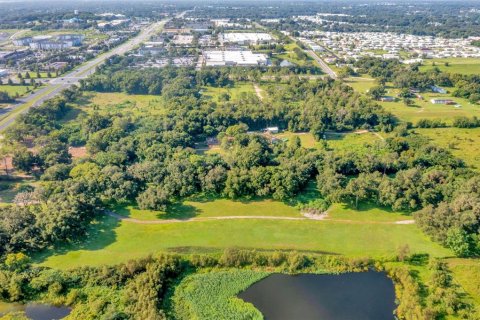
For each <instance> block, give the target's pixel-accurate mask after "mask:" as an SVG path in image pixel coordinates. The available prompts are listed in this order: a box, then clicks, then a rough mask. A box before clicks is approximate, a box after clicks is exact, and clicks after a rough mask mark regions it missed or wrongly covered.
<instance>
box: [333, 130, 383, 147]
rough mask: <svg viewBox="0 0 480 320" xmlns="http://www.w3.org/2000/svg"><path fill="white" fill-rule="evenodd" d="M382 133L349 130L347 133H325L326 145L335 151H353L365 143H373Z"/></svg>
mask: <svg viewBox="0 0 480 320" xmlns="http://www.w3.org/2000/svg"><path fill="white" fill-rule="evenodd" d="M381 135H384V134H383V133H380V134H378V135H377V134H375V133H373V132H361V133H355V132H349V133H334V132H330V133H327V134H326V135H325V136H326V138H327V146H328V148H330V149H333V150H336V151H353V150H359V149H362V148H364V147H365V145H367V144H373V143H375V142H378V141H380V140H381V138H380V136H381Z"/></svg>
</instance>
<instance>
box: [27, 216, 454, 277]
mask: <svg viewBox="0 0 480 320" xmlns="http://www.w3.org/2000/svg"><path fill="white" fill-rule="evenodd" d="M85 239H86V240H85V242H82V243H79V244H72V245H65V246H63V247H61V248H58V249H57V250H49V251H45V252H43V253H42V254H39V255H37V256H36V257H35V261H36V262H37V263H39V264H41V265H44V266H50V267H55V268H61V269H66V268H73V267H77V266H87V265H92V266H95V265H96V266H98V265H103V264H115V263H120V262H125V261H127V260H130V259H133V258H140V257H144V256H146V255H148V254H151V253H155V252H165V251H173V252H190V251H192V250H193V251H194V252H197V253H201V252H210V251H216V252H217V251H222V250H223V249H225V248H229V247H235V246H238V247H244V248H256V249H265V250H298V251H315V252H320V253H331V254H342V255H350V256H372V257H384V256H392V255H394V254H395V253H396V251H397V249H398V247H399V246H401V245H405V244H408V245H409V246H410V249H411V251H412V252H421V253H429V254H431V255H433V256H451V252H450V251H449V250H447V249H444V248H442V247H441V246H440V245H438V244H436V243H433V242H432V241H430V240H429V239H428V238H427V237H426V236H425V235H424V234H423V233H422V232H421V231H420V230H419V229H418V228H417V226H416V225H396V224H380V223H379V224H371V223H342V222H332V221H313V220H301V221H291V220H289V221H286V220H257V219H238V220H215V221H202V222H198V221H197V222H184V223H170V224H135V223H130V222H126V221H123V222H120V221H118V220H117V219H115V218H111V217H104V218H102V219H101V220H100V221H99V222H98V223H96V224H95V225H92V227H91V230H90V232H89V235H88V236H87V237H86V238H85Z"/></svg>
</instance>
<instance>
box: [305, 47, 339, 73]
mask: <svg viewBox="0 0 480 320" xmlns="http://www.w3.org/2000/svg"><path fill="white" fill-rule="evenodd" d="M306 52H307V54H308V55H309V56H310V57H312V58H313V59H314V60H315V61H317V62H318V64H319V65H320V68H321V69H322V70H323V72H325V73H326V74H327V75H328V76H330V78H332V79H337V74H336V73H335V71H333V70H332V68H330V67H329V66H328V64H326V63H325V61H323V60H322V59H321V58H320V57H319V56H318V55H317V54H316V53H315V51H313V50H306Z"/></svg>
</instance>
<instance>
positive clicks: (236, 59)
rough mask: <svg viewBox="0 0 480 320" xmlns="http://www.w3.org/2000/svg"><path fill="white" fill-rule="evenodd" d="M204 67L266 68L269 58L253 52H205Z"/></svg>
mask: <svg viewBox="0 0 480 320" xmlns="http://www.w3.org/2000/svg"><path fill="white" fill-rule="evenodd" d="M203 58H204V65H205V66H211V67H220V66H265V65H268V58H267V56H266V55H265V54H261V53H253V52H252V51H247V50H246V51H204V52H203Z"/></svg>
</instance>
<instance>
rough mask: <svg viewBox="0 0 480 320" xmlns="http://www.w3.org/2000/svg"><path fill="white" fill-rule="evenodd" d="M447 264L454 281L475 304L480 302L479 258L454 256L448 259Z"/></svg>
mask: <svg viewBox="0 0 480 320" xmlns="http://www.w3.org/2000/svg"><path fill="white" fill-rule="evenodd" d="M448 264H449V266H450V269H451V270H452V272H453V275H454V278H455V281H457V282H458V284H460V285H461V286H462V288H463V289H464V290H465V291H466V293H467V294H468V295H469V297H470V298H471V299H472V300H473V301H474V302H475V303H476V304H477V305H478V304H480V260H479V259H461V258H455V259H449V260H448Z"/></svg>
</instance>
